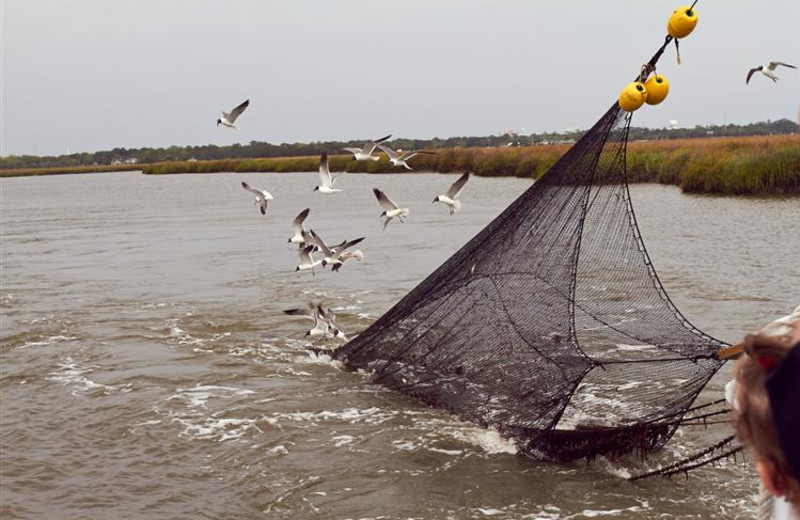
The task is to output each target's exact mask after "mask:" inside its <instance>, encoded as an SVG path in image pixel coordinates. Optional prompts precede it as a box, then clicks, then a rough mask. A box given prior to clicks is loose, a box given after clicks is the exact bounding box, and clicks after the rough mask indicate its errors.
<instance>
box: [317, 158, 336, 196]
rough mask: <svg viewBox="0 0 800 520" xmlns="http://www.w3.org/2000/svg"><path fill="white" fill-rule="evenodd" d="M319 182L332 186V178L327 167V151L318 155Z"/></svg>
mask: <svg viewBox="0 0 800 520" xmlns="http://www.w3.org/2000/svg"><path fill="white" fill-rule="evenodd" d="M319 182H320V183H321V184H322V185H323V186H327V187H329V188H330V187H331V186H333V179H331V170H330V168H329V167H328V152H322V155H320V156H319Z"/></svg>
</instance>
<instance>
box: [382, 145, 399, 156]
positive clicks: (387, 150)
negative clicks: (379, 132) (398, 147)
mask: <svg viewBox="0 0 800 520" xmlns="http://www.w3.org/2000/svg"><path fill="white" fill-rule="evenodd" d="M378 148H380V149H381V150H383V151H384V152H385V153H386V155H388V156H389V159H397V152H395V151H394V150H392V149H391V148H389V147H388V146H385V145H382V144H379V145H378Z"/></svg>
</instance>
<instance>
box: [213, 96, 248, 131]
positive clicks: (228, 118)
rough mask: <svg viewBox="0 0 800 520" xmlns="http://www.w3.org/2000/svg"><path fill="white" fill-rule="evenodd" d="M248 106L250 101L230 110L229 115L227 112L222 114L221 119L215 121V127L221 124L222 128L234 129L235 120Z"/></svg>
mask: <svg viewBox="0 0 800 520" xmlns="http://www.w3.org/2000/svg"><path fill="white" fill-rule="evenodd" d="M249 105H250V100H249V99H246V100H245V101H244V103H242V104H241V105H239V106H238V107H236V108H234V109H233V110H231V112H230V114H229V113H228V112H223V113H222V118H221V119H217V126H219V125H220V124H222V125H223V126H227V127H228V128H236V125H235V124H234V123H235V122H236V118H238V117H239V116H240V115H242V112H244V109H245V108H247V107H248V106H249Z"/></svg>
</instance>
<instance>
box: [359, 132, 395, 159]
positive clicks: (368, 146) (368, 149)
mask: <svg viewBox="0 0 800 520" xmlns="http://www.w3.org/2000/svg"><path fill="white" fill-rule="evenodd" d="M390 137H392V134H389V135H387V136H384V137H381V138H380V139H375V140H373V141H370V142H368V143H364V148H363V150H364V153H365V154H367V155H372V152H374V151H375V147H376V146H378V145H379V144H381V143H382V142H384V141H386V140H388V139H389V138H390Z"/></svg>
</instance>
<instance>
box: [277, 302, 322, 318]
mask: <svg viewBox="0 0 800 520" xmlns="http://www.w3.org/2000/svg"><path fill="white" fill-rule="evenodd" d="M315 312H316V306H314V304H311V303H309V304H308V305H307V306H305V307H301V308H299V309H287V310H285V311H283V313H284V314H288V315H289V316H303V317H305V318H311V319H314V314H315Z"/></svg>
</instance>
